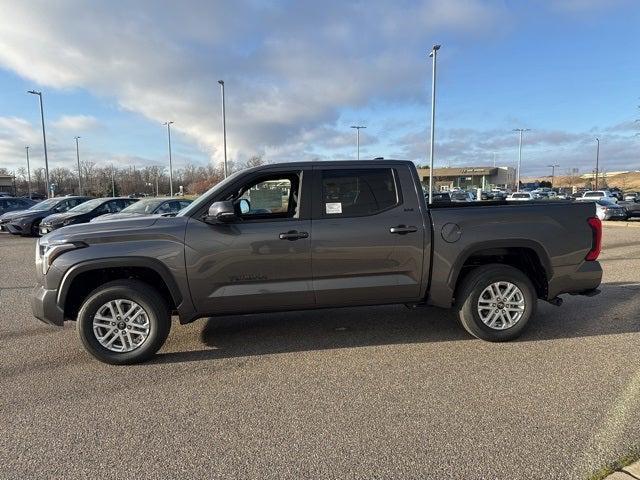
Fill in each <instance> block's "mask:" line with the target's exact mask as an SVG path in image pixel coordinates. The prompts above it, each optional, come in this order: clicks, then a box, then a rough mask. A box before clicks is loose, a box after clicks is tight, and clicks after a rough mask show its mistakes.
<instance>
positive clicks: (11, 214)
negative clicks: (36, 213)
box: [0, 208, 27, 220]
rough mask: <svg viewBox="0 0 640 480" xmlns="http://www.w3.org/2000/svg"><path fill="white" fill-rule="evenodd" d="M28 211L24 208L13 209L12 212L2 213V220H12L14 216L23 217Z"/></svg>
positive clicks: (0, 217) (0, 216) (0, 218)
mask: <svg viewBox="0 0 640 480" xmlns="http://www.w3.org/2000/svg"><path fill="white" fill-rule="evenodd" d="M26 211H27V210H26V209H24V208H23V209H22V210H11V211H10V212H5V213H3V214H2V215H0V220H10V219H12V218H16V217H22V216H24V212H26Z"/></svg>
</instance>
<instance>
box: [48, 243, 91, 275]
mask: <svg viewBox="0 0 640 480" xmlns="http://www.w3.org/2000/svg"><path fill="white" fill-rule="evenodd" d="M87 246H88V245H87V244H86V243H84V242H68V241H65V240H52V241H48V242H41V239H38V241H37V242H36V268H39V269H40V270H41V271H42V274H43V275H46V273H47V272H48V271H49V267H51V264H52V263H53V261H54V260H55V259H56V258H58V257H59V256H60V255H62V254H63V253H64V252H67V251H69V250H75V249H77V248H84V247H87Z"/></svg>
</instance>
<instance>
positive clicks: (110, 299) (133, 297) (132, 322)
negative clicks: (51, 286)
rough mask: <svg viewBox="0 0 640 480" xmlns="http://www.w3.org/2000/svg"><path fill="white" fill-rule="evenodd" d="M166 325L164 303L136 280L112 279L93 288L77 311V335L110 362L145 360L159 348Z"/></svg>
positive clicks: (168, 325)
mask: <svg viewBox="0 0 640 480" xmlns="http://www.w3.org/2000/svg"><path fill="white" fill-rule="evenodd" d="M170 328H171V316H170V313H169V307H168V306H167V304H166V302H165V301H164V300H163V299H162V297H161V296H160V295H159V294H158V292H157V291H156V290H154V289H153V288H151V287H150V286H149V285H147V284H146V283H143V282H140V281H137V280H115V281H113V282H109V283H106V284H104V285H102V286H100V287H98V288H96V289H95V290H94V291H93V292H92V293H91V294H89V296H88V297H87V299H86V300H85V301H84V303H83V304H82V307H81V308H80V312H79V313H78V325H77V329H78V335H79V337H80V340H81V341H82V344H83V345H84V347H85V349H86V350H87V351H88V352H89V353H90V354H91V355H93V356H94V357H95V358H97V359H98V360H100V361H101V362H105V363H110V364H114V365H125V364H132V363H139V362H143V361H145V360H148V359H149V358H151V357H152V356H153V355H154V354H155V353H156V352H157V351H158V350H159V349H160V347H162V345H163V344H164V342H165V340H166V339H167V336H168V335H169V330H170Z"/></svg>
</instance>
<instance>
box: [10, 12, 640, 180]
mask: <svg viewBox="0 0 640 480" xmlns="http://www.w3.org/2000/svg"><path fill="white" fill-rule="evenodd" d="M0 12H2V18H3V20H2V25H1V26H0V168H2V167H4V168H8V169H10V170H16V169H18V168H20V167H24V166H25V165H26V162H25V149H24V147H25V146H26V145H29V146H30V150H29V152H30V156H31V166H32V168H38V167H41V166H43V165H44V158H43V148H42V143H43V142H42V131H41V125H40V110H39V105H38V98H37V97H36V96H34V95H29V94H27V93H26V92H27V90H31V89H36V90H40V91H42V92H43V99H44V109H45V124H46V128H47V146H48V151H49V164H50V168H55V167H68V168H73V167H74V165H75V161H76V159H75V155H76V151H75V140H74V137H75V136H80V137H81V138H80V141H79V142H80V155H81V159H82V160H89V161H93V162H95V163H96V164H97V165H107V164H113V165H115V166H119V167H123V166H128V165H135V166H136V167H144V166H148V165H162V166H167V167H168V154H167V131H166V127H164V126H163V125H162V124H163V123H164V122H166V121H168V120H171V121H173V122H174V124H173V125H172V151H173V160H174V168H180V167H182V166H184V165H186V164H195V165H206V164H207V163H209V162H211V163H214V164H219V163H220V162H221V161H222V158H223V149H222V122H221V98H220V97H221V96H220V86H219V85H218V83H217V81H218V80H219V79H223V80H224V81H225V89H226V91H225V94H226V111H227V145H228V155H229V158H230V159H231V160H232V161H234V162H236V163H238V164H241V163H242V162H244V161H246V160H247V159H248V158H250V157H251V156H254V155H261V156H263V158H264V159H265V160H266V161H268V162H271V163H274V162H280V161H284V162H287V161H298V160H313V159H321V160H332V159H351V158H355V156H356V141H355V140H356V138H355V131H354V130H352V129H350V128H349V127H350V126H351V125H354V124H359V125H366V126H367V129H366V130H361V138H360V144H361V149H360V156H361V158H374V157H384V158H398V159H409V160H413V161H414V162H416V163H417V164H424V163H427V162H428V152H429V128H430V105H431V68H432V64H431V59H430V58H428V52H429V50H430V49H431V46H432V45H433V44H436V43H437V44H441V45H442V48H441V49H440V51H439V52H438V65H437V67H438V70H437V92H436V105H437V108H436V122H435V127H436V141H435V165H436V166H447V165H451V166H482V165H491V164H492V163H493V160H494V158H495V159H496V163H497V164H498V165H504V166H515V163H516V161H517V155H518V136H517V133H515V132H513V129H514V128H529V129H531V130H530V131H528V132H526V133H525V134H524V141H523V152H522V175H523V176H528V175H542V174H545V173H549V171H550V168H548V167H547V165H551V164H559V165H560V167H559V169H558V170H557V171H560V172H566V171H568V170H570V169H579V171H581V172H590V171H592V170H593V168H594V164H595V155H596V141H595V138H596V137H599V138H600V141H601V143H600V161H601V168H603V169H604V170H606V171H617V170H628V169H640V135H639V134H640V120H638V119H640V108H639V107H638V106H639V105H640V2H638V1H637V0H531V1H520V0H424V1H418V0H395V1H375V0H368V1H364V0H362V1H344V0H343V1H338V0H336V1H332V0H323V1H322V2H318V1H311V0H309V1H305V0H297V1H295V0H291V1H276V0H264V1H258V0H233V1H224V2H220V1H212V0H190V1H181V2H175V1H163V0H161V1H151V0H149V1H144V0H141V1H137V2H127V1H123V0H110V1H101V0H94V1H92V2H81V1H72V0H58V1H56V2H51V1H47V0H42V1H37V0H25V1H23V2H15V1H11V0H0Z"/></svg>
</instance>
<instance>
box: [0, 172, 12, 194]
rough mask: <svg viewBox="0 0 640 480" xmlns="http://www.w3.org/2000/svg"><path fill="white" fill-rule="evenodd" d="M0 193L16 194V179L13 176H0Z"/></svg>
mask: <svg viewBox="0 0 640 480" xmlns="http://www.w3.org/2000/svg"><path fill="white" fill-rule="evenodd" d="M0 192H4V193H10V194H12V195H15V193H16V179H15V177H14V176H13V175H0Z"/></svg>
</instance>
